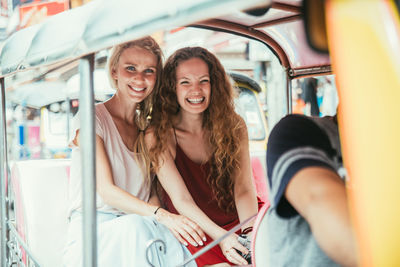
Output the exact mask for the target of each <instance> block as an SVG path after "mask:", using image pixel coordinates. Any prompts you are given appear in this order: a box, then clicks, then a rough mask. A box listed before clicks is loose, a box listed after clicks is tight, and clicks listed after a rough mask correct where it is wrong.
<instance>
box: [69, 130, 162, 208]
mask: <svg viewBox="0 0 400 267" xmlns="http://www.w3.org/2000/svg"><path fill="white" fill-rule="evenodd" d="M74 142H75V144H76V145H78V146H79V131H78V132H77V134H76V138H75V140H74ZM96 190H97V193H98V194H99V195H100V196H101V198H102V199H103V201H104V202H105V203H106V204H107V205H109V206H111V207H114V208H117V209H120V210H122V211H124V212H126V213H135V214H139V215H143V216H151V215H153V214H154V211H155V210H156V209H157V208H158V206H156V205H153V204H149V203H147V202H145V201H143V200H141V199H139V198H137V197H136V196H134V195H132V194H130V193H128V192H127V191H125V190H123V189H122V188H120V187H118V186H116V185H115V183H114V179H113V176H112V167H111V164H110V161H109V159H108V156H107V153H106V150H105V146H104V141H103V139H102V138H101V137H100V136H99V135H96Z"/></svg>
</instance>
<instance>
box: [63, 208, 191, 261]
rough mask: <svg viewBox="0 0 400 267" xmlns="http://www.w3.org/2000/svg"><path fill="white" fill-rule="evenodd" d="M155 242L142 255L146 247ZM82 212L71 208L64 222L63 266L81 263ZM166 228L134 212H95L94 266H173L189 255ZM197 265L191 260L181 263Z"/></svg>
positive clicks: (152, 219) (150, 218)
mask: <svg viewBox="0 0 400 267" xmlns="http://www.w3.org/2000/svg"><path fill="white" fill-rule="evenodd" d="M156 239H158V240H162V241H163V242H164V244H165V245H166V248H164V249H161V248H160V247H162V246H161V242H155V243H154V244H153V245H152V246H151V249H149V251H148V255H146V247H147V245H148V244H149V243H150V242H151V241H152V240H156ZM82 243H83V241H82V214H81V213H79V212H74V213H73V214H72V216H71V219H70V223H69V226H68V238H67V244H66V247H65V250H64V257H63V263H64V266H65V267H81V266H82V261H83V257H82ZM190 256H191V254H190V252H189V251H188V249H187V248H186V247H185V246H184V245H182V244H181V243H180V242H179V241H178V240H177V239H176V238H175V237H174V235H173V234H172V233H171V232H170V231H169V229H168V228H167V227H166V226H164V225H163V224H161V223H159V222H157V221H156V220H155V219H154V218H152V217H144V216H140V215H136V214H130V215H123V216H116V215H114V214H111V213H103V212H97V266H99V267H134V266H137V267H147V266H149V267H150V266H151V265H150V264H149V262H148V260H149V261H150V262H151V264H152V265H153V266H157V267H174V266H177V265H178V264H181V263H182V262H183V261H184V259H186V258H188V257H190ZM185 266H186V267H197V265H196V263H195V262H194V261H192V262H190V263H189V264H187V265H185Z"/></svg>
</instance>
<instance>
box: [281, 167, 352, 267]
mask: <svg viewBox="0 0 400 267" xmlns="http://www.w3.org/2000/svg"><path fill="white" fill-rule="evenodd" d="M285 196H286V198H287V200H288V201H289V203H290V204H291V205H292V206H293V207H294V208H295V209H296V210H297V211H298V212H299V213H300V214H301V216H303V217H304V218H305V219H306V221H307V222H308V223H309V224H310V227H311V231H312V233H313V235H314V237H315V239H316V240H317V243H318V245H320V247H321V249H322V250H323V251H324V252H325V253H326V254H327V255H328V256H329V257H330V258H331V259H333V260H334V261H335V262H337V263H339V264H340V265H343V266H357V253H356V251H357V250H356V242H355V238H354V233H353V229H352V226H351V221H350V214H349V208H348V205H347V194H346V188H345V184H344V183H343V181H342V180H341V179H340V177H339V176H338V175H337V174H336V173H335V172H334V171H332V170H330V169H327V168H323V167H307V168H304V169H302V170H300V171H299V172H297V173H296V174H295V175H294V176H293V178H292V179H291V180H290V182H289V183H288V185H287V187H286V191H285Z"/></svg>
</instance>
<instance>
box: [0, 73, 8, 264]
mask: <svg viewBox="0 0 400 267" xmlns="http://www.w3.org/2000/svg"><path fill="white" fill-rule="evenodd" d="M0 84H1V101H0V123H1V125H0V165H1V166H0V184H1V191H0V200H1V243H0V247H1V254H0V259H1V267H6V266H7V265H6V264H7V258H8V247H7V240H8V228H7V220H8V209H7V203H6V202H7V198H6V183H8V179H7V178H8V172H7V169H6V168H7V143H6V142H7V128H6V109H5V106H6V88H5V85H4V78H1V79H0Z"/></svg>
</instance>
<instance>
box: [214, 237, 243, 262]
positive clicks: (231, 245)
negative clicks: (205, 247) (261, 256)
mask: <svg viewBox="0 0 400 267" xmlns="http://www.w3.org/2000/svg"><path fill="white" fill-rule="evenodd" d="M219 246H220V247H221V250H222V253H223V254H224V256H225V257H226V258H227V259H228V260H229V261H230V262H232V263H234V264H237V265H247V264H248V263H247V261H246V260H245V259H244V258H243V257H242V256H240V255H239V253H238V252H237V251H236V249H237V250H239V251H240V252H242V253H243V254H244V255H245V254H247V253H249V251H248V250H247V249H246V248H245V247H244V246H243V245H242V244H240V243H239V241H238V236H237V235H236V234H231V235H230V236H228V237H227V238H225V239H224V240H222V241H221V243H219Z"/></svg>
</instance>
